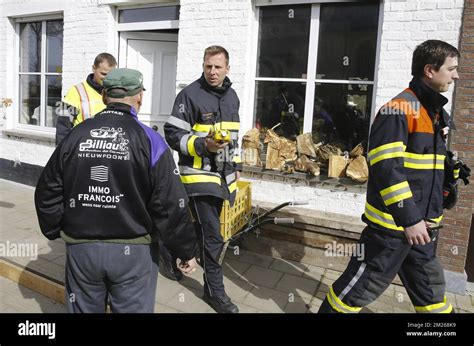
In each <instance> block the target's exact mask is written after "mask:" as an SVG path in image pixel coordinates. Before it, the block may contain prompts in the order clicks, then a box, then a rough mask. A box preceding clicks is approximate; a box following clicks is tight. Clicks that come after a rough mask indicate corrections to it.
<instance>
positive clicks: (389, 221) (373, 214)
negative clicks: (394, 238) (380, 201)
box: [364, 202, 403, 231]
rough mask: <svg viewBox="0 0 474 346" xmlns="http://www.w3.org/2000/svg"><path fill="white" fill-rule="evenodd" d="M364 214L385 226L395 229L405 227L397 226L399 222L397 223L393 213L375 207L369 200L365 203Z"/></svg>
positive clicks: (399, 229)
mask: <svg viewBox="0 0 474 346" xmlns="http://www.w3.org/2000/svg"><path fill="white" fill-rule="evenodd" d="M364 215H365V217H366V218H367V219H369V220H370V221H372V222H373V223H376V224H378V225H381V226H383V227H385V228H389V229H393V230H395V231H403V227H399V226H397V224H396V223H395V220H393V217H392V215H390V214H387V213H384V212H383V211H380V210H378V209H376V208H374V207H373V206H371V205H370V204H369V203H367V202H366V203H365V213H364Z"/></svg>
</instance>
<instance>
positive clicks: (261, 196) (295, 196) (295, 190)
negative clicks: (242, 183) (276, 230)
mask: <svg viewBox="0 0 474 346" xmlns="http://www.w3.org/2000/svg"><path fill="white" fill-rule="evenodd" d="M245 180H246V181H250V182H252V200H253V201H254V203H257V204H258V202H259V201H260V202H267V203H274V204H279V203H283V202H287V201H302V200H304V201H307V202H308V203H309V204H308V205H305V206H303V207H302V208H305V209H313V210H319V211H324V212H331V213H336V214H341V213H342V211H343V213H344V214H345V215H348V216H355V217H359V216H360V215H361V214H362V212H363V210H364V205H365V193H358V192H346V191H338V189H337V188H334V189H326V188H316V187H306V186H298V185H291V184H288V183H283V182H282V183H279V182H271V181H265V180H256V179H250V178H245Z"/></svg>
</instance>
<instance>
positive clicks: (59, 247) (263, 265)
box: [0, 179, 474, 313]
mask: <svg viewBox="0 0 474 346" xmlns="http://www.w3.org/2000/svg"><path fill="white" fill-rule="evenodd" d="M33 195H34V188H32V187H30V186H25V185H21V184H17V183H13V182H10V181H7V180H2V179H0V220H1V223H0V242H1V243H3V244H6V242H7V241H8V242H9V243H10V244H31V246H32V247H33V248H35V247H36V246H37V249H38V256H37V258H35V256H29V255H28V256H23V257H14V256H11V255H12V254H6V255H7V256H5V257H7V259H8V260H10V261H14V262H15V263H17V264H19V265H22V266H23V267H28V268H30V269H33V270H35V271H38V272H41V273H43V274H44V275H47V276H49V277H51V278H54V279H56V280H59V281H61V282H64V262H65V247H64V242H63V241H62V240H61V239H58V240H55V241H48V240H47V239H46V238H44V237H43V236H42V235H41V233H40V231H39V226H38V223H37V220H36V213H35V210H34V204H33ZM9 255H10V256H9ZM13 255H15V254H13ZM0 256H1V255H0ZM223 266H224V284H225V287H226V291H227V293H228V295H229V296H230V297H231V298H232V300H233V301H234V302H235V303H236V304H237V305H238V306H239V308H240V311H241V312H247V313H255V312H273V313H276V312H280V313H281V312H288V313H305V312H317V310H318V308H319V306H320V304H321V302H322V299H324V297H325V295H326V293H327V292H328V290H329V287H330V285H331V284H332V283H333V282H334V280H335V279H337V278H338V277H339V275H340V272H337V271H334V270H330V269H326V268H322V267H317V266H314V265H309V264H305V263H299V262H293V261H288V260H283V259H280V258H273V257H269V256H262V255H259V254H256V253H252V252H249V251H244V250H241V251H240V253H238V254H234V253H233V252H232V250H229V251H228V252H227V255H226V258H225V260H224V265H223ZM202 286H203V280H202V269H200V268H199V270H197V271H196V272H195V273H193V274H192V275H191V276H190V277H186V278H185V279H183V280H182V281H181V282H179V283H178V282H174V281H170V280H168V279H166V278H164V277H162V276H161V275H160V277H159V280H158V288H157V296H156V302H155V311H156V312H165V313H166V312H168V313H175V312H202V313H207V312H213V310H212V309H211V308H210V307H209V306H208V305H207V304H206V303H204V302H203V300H202V299H201V296H202ZM0 292H1V295H0V298H1V300H0V312H52V313H55V312H64V311H65V308H64V306H62V305H61V304H58V303H56V302H53V301H52V300H50V299H48V298H46V297H43V296H41V295H39V294H37V293H35V292H33V291H31V290H29V289H27V288H25V287H22V286H19V285H18V284H17V283H15V282H12V281H10V280H8V279H5V278H2V277H0ZM447 297H448V300H449V301H450V302H451V303H452V304H453V306H454V307H455V310H456V312H474V297H472V296H469V295H466V296H461V295H455V294H452V293H447ZM362 311H363V312H414V309H413V307H412V305H411V303H410V300H409V299H408V295H407V293H406V291H405V289H404V288H403V287H402V286H397V285H390V286H389V288H388V289H387V290H386V291H385V292H384V294H383V295H382V296H381V297H379V299H377V300H376V301H375V302H374V303H372V304H370V305H369V306H368V307H366V308H364V309H363V310H362Z"/></svg>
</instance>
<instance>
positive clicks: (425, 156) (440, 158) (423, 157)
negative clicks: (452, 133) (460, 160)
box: [405, 151, 446, 162]
mask: <svg viewBox="0 0 474 346" xmlns="http://www.w3.org/2000/svg"><path fill="white" fill-rule="evenodd" d="M405 157H409V158H412V159H415V160H429V161H434V160H435V154H415V153H410V152H408V151H406V152H405ZM445 158H446V156H445V155H440V154H436V161H443V162H444V159H445Z"/></svg>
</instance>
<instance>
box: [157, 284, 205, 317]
mask: <svg viewBox="0 0 474 346" xmlns="http://www.w3.org/2000/svg"><path fill="white" fill-rule="evenodd" d="M165 305H166V306H169V307H170V308H172V309H175V310H178V311H180V312H213V311H214V310H212V308H211V307H210V306H209V305H207V303H206V302H204V300H202V291H198V290H194V289H188V288H185V287H183V288H182V289H181V290H180V291H179V292H178V294H176V295H175V296H173V297H171V298H170V299H168V301H167V302H166V303H165Z"/></svg>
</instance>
